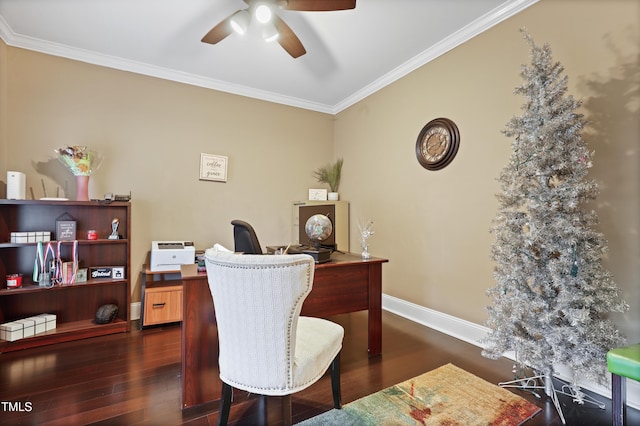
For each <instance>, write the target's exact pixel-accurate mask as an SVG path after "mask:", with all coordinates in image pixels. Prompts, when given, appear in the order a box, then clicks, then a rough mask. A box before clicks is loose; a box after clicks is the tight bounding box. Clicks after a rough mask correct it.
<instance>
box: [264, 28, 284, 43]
mask: <svg viewBox="0 0 640 426" xmlns="http://www.w3.org/2000/svg"><path fill="white" fill-rule="evenodd" d="M278 37H280V33H279V32H278V30H277V29H276V27H275V25H273V24H266V25H264V27H263V28H262V39H263V40H264V41H266V42H267V43H271V42H272V41H276V40H277V39H278Z"/></svg>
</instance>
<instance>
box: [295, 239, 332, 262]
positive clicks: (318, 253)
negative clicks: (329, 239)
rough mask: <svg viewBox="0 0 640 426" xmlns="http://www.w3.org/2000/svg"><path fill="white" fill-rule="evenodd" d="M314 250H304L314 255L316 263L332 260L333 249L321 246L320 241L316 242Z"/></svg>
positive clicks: (305, 252)
mask: <svg viewBox="0 0 640 426" xmlns="http://www.w3.org/2000/svg"><path fill="white" fill-rule="evenodd" d="M313 248H314V249H313V250H302V252H303V253H304V254H308V255H309V256H311V257H313V260H315V261H316V263H326V262H329V261H330V260H331V250H329V249H326V248H322V247H320V242H319V241H315V242H314V247H313Z"/></svg>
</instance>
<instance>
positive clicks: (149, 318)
mask: <svg viewBox="0 0 640 426" xmlns="http://www.w3.org/2000/svg"><path fill="white" fill-rule="evenodd" d="M179 321H182V285H166V286H165V285H158V286H155V287H151V288H146V289H145V295H144V324H143V325H156V324H165V323H169V322H179Z"/></svg>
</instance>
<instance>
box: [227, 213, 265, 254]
mask: <svg viewBox="0 0 640 426" xmlns="http://www.w3.org/2000/svg"><path fill="white" fill-rule="evenodd" d="M231 224H232V225H233V242H234V245H235V247H234V250H235V251H237V252H239V253H244V254H262V247H260V242H259V241H258V236H257V235H256V231H254V230H253V227H252V226H251V225H250V224H248V223H247V222H244V221H242V220H232V221H231Z"/></svg>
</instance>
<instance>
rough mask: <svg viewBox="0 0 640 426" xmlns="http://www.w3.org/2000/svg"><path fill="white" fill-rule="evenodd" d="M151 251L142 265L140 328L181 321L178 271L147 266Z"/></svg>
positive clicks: (180, 288)
mask: <svg viewBox="0 0 640 426" xmlns="http://www.w3.org/2000/svg"><path fill="white" fill-rule="evenodd" d="M150 257H151V253H150V252H148V253H147V261H146V263H145V264H144V265H142V312H140V329H142V328H143V327H146V326H150V325H158V324H167V323H171V322H180V321H182V281H181V279H180V271H161V272H154V271H152V270H151V269H150V268H149V265H150V264H151V263H150V262H149V260H150Z"/></svg>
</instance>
